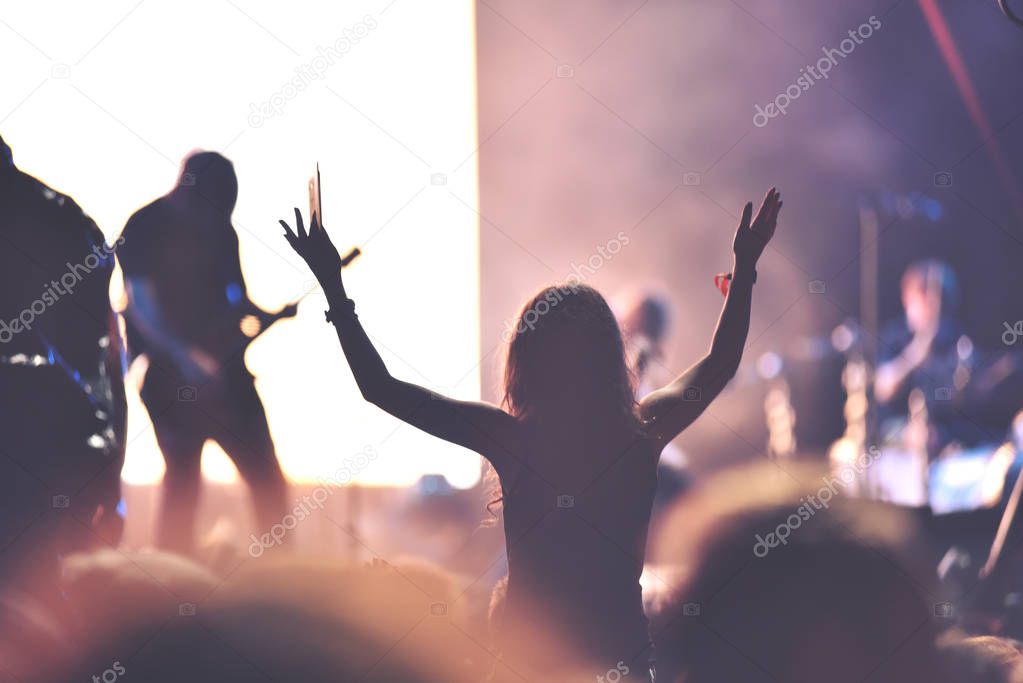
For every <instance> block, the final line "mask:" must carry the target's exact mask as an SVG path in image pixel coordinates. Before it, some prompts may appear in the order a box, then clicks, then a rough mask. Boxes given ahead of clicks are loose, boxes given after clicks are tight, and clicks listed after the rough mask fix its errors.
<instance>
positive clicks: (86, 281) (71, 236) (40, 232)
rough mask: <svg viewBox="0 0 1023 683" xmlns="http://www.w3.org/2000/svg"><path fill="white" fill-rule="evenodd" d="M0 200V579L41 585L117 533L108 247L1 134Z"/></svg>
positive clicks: (117, 441) (118, 460)
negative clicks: (64, 560)
mask: <svg viewBox="0 0 1023 683" xmlns="http://www.w3.org/2000/svg"><path fill="white" fill-rule="evenodd" d="M0 206H2V207H3V210H2V211H0V233H2V236H3V245H4V248H3V250H2V251H0V260H2V267H0V278H2V286H0V425H2V426H0V469H2V472H0V499H2V500H3V512H2V514H0V542H2V543H3V544H4V552H3V553H2V554H0V580H2V581H3V582H4V583H6V581H7V580H8V579H10V578H11V577H19V576H20V577H24V576H25V575H26V574H27V575H29V577H30V578H31V579H32V583H33V585H43V584H46V583H47V580H52V579H54V578H55V576H56V572H57V571H58V569H59V564H58V555H59V554H63V553H68V552H71V551H74V550H78V549H84V548H86V547H89V546H92V545H96V544H100V543H117V541H118V540H119V538H120V534H121V530H122V520H121V518H120V516H119V515H118V507H119V502H120V497H121V493H120V476H121V465H122V463H123V461H124V435H125V424H126V423H125V413H126V411H125V405H126V404H125V398H124V382H123V372H122V369H123V364H122V354H121V348H122V346H121V343H120V337H119V335H118V333H117V331H116V326H115V325H114V320H115V317H114V313H113V311H112V309H111V306H110V297H109V287H110V276H111V274H112V272H113V266H114V257H113V252H114V248H113V247H112V246H110V245H107V244H105V243H104V240H103V235H102V233H101V232H100V231H99V228H97V227H96V224H95V223H94V222H93V221H92V219H91V218H89V217H88V216H87V215H86V214H85V213H84V212H83V211H82V209H81V208H80V207H79V206H78V205H77V204H76V203H75V202H74V200H73V199H71V198H70V197H68V196H66V195H63V194H60V193H59V192H56V191H54V190H52V189H51V188H49V187H48V186H46V185H45V184H43V183H42V182H40V181H39V180H37V179H36V178H34V177H32V176H30V175H28V174H27V173H24V172H22V171H20V170H19V169H18V168H17V167H16V166H15V165H14V159H13V155H12V153H11V149H10V147H8V146H7V145H6V144H5V143H4V141H3V139H2V138H0ZM51 588H52V586H51ZM44 590H46V589H44Z"/></svg>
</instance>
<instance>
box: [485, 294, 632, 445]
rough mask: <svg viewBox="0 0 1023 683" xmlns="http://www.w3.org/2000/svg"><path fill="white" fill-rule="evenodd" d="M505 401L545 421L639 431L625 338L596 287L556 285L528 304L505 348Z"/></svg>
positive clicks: (516, 410)
mask: <svg viewBox="0 0 1023 683" xmlns="http://www.w3.org/2000/svg"><path fill="white" fill-rule="evenodd" d="M504 403H505V405H506V407H507V408H508V410H509V411H510V412H511V413H512V414H513V415H515V416H517V417H520V418H524V419H527V420H534V421H536V422H537V423H541V424H552V425H558V424H564V422H565V418H568V417H577V416H582V417H586V418H587V421H588V422H589V423H590V424H606V425H609V426H610V425H613V426H616V427H626V428H628V429H633V428H635V427H636V426H637V418H636V413H635V406H636V403H635V397H634V394H633V385H632V377H631V375H630V373H629V368H628V365H627V363H626V359H625V346H624V343H623V342H622V334H621V331H620V330H619V328H618V322H617V320H616V319H615V316H614V314H613V313H612V312H611V308H610V307H609V306H608V305H607V302H606V301H605V300H604V297H603V296H601V295H600V293H599V292H598V291H597V290H595V289H593V288H592V287H589V286H587V285H583V284H575V285H564V286H552V287H547V288H545V289H543V290H541V291H540V292H539V293H538V294H537V295H536V296H534V297H533V298H532V299H530V300H529V301H528V302H527V303H526V305H525V307H523V309H522V312H521V313H520V314H519V317H518V323H517V325H516V328H515V334H514V335H513V336H512V338H511V341H510V342H509V345H508V355H507V359H506V362H505V371H504Z"/></svg>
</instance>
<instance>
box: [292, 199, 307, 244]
mask: <svg viewBox="0 0 1023 683" xmlns="http://www.w3.org/2000/svg"><path fill="white" fill-rule="evenodd" d="M295 232H297V233H298V236H299V237H302V238H303V239H304V238H306V237H308V236H309V235H307V234H306V231H305V224H304V223H302V212H301V211H299V210H298V207H295Z"/></svg>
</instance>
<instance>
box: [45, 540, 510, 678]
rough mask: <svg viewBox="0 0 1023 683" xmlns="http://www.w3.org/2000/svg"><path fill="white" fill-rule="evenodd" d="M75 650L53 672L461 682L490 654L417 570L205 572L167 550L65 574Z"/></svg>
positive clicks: (439, 582)
mask: <svg viewBox="0 0 1023 683" xmlns="http://www.w3.org/2000/svg"><path fill="white" fill-rule="evenodd" d="M67 589H68V602H69V607H70V609H71V610H72V612H73V614H74V615H75V618H74V619H73V620H72V628H73V629H74V631H73V639H74V640H75V644H76V646H77V647H78V649H79V650H80V655H79V656H78V657H76V658H75V660H74V661H73V662H71V663H69V664H68V665H67V666H66V667H64V669H63V670H62V671H60V672H59V673H58V674H57V675H55V676H54V677H53V678H52V679H48V680H52V681H53V682H54V683H57V682H58V681H60V682H61V683H65V682H66V681H71V680H83V681H85V680H92V679H91V677H92V676H99V678H100V680H104V681H113V680H121V677H122V676H123V680H125V681H130V680H139V681H147V682H148V683H164V682H166V683H171V682H177V681H185V680H187V681H194V682H195V683H228V682H234V681H262V680H277V681H304V682H306V683H321V682H322V683H328V682H330V683H349V682H351V683H354V682H356V681H364V680H367V681H368V680H372V681H378V682H380V683H439V682H440V681H444V682H445V683H448V682H450V683H470V682H475V681H479V680H482V679H483V677H484V676H485V672H486V671H487V670H488V668H487V667H488V666H492V664H491V662H489V661H488V657H489V655H488V653H487V652H486V650H485V647H484V646H481V645H479V644H477V643H476V642H474V639H473V638H470V637H469V636H463V635H461V634H463V633H470V632H472V631H473V630H474V628H473V627H471V626H470V625H468V624H467V623H466V615H465V613H464V610H463V608H462V607H461V606H460V605H459V604H458V596H459V592H460V591H458V590H456V584H455V582H454V580H453V578H452V577H451V576H449V575H448V574H447V573H445V572H444V571H443V570H440V569H438V568H436V567H433V566H430V565H425V564H407V565H400V566H393V565H389V564H386V563H382V562H378V563H374V564H373V565H369V566H364V567H363V566H348V565H342V564H339V563H335V562H332V561H329V560H311V559H309V558H297V557H291V558H284V559H278V560H272V559H269V558H268V559H267V560H260V561H258V562H249V563H246V564H243V565H241V566H240V567H239V568H236V569H232V570H231V571H230V572H228V573H227V574H226V575H224V576H215V575H212V574H211V573H210V572H208V571H207V570H205V569H203V568H202V567H199V566H196V565H194V564H192V563H191V561H190V560H187V559H185V558H182V557H178V556H175V555H172V554H169V553H126V552H125V553H114V552H113V551H108V552H105V553H95V554H91V555H82V556H78V557H76V558H74V560H73V562H72V563H71V566H70V568H69V572H68V576H67Z"/></svg>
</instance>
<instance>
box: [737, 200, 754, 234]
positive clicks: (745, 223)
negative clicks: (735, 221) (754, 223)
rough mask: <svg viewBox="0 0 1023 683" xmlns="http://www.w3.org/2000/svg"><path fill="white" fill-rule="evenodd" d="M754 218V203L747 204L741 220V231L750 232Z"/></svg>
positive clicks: (743, 209)
mask: <svg viewBox="0 0 1023 683" xmlns="http://www.w3.org/2000/svg"><path fill="white" fill-rule="evenodd" d="M752 216H753V202H746V206H744V207H743V208H742V218H741V219H739V230H748V229H749V227H750V218H751V217H752Z"/></svg>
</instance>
